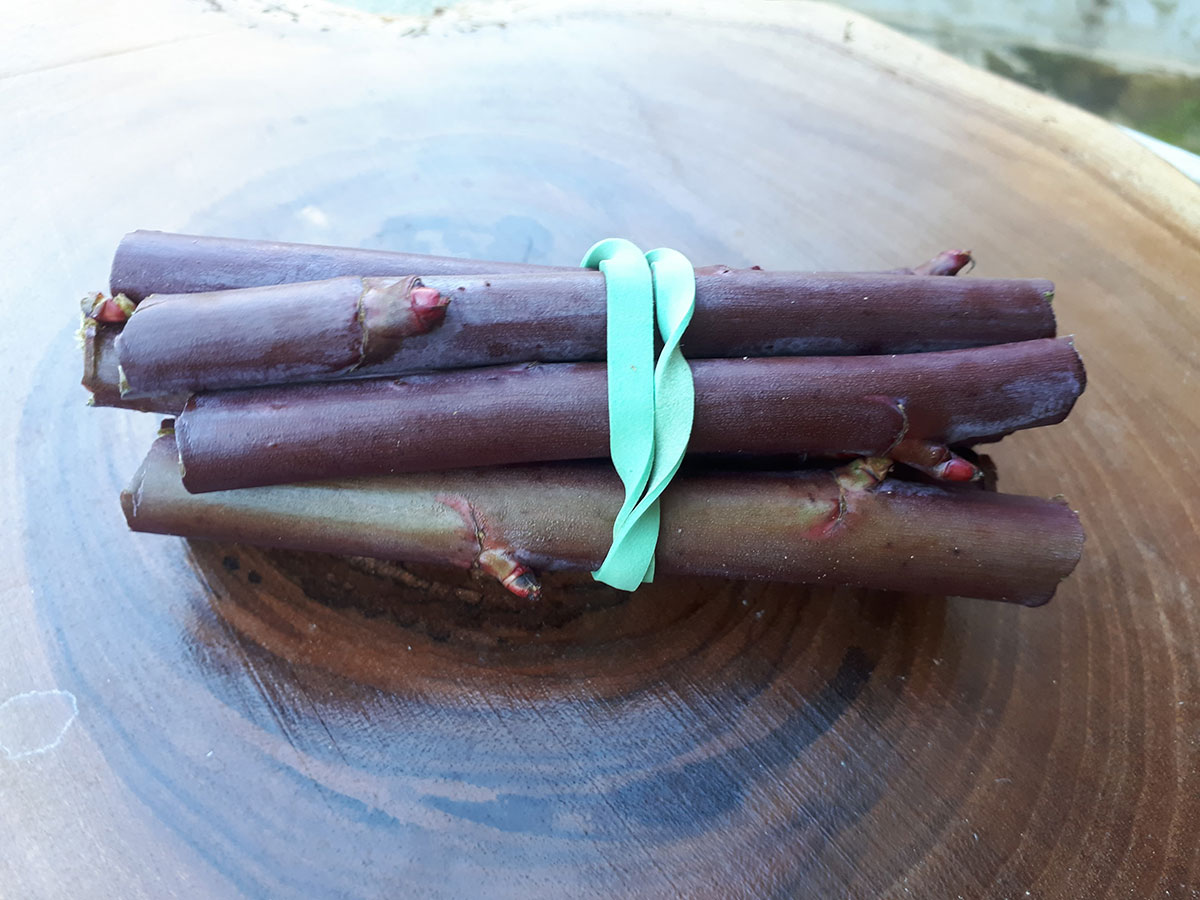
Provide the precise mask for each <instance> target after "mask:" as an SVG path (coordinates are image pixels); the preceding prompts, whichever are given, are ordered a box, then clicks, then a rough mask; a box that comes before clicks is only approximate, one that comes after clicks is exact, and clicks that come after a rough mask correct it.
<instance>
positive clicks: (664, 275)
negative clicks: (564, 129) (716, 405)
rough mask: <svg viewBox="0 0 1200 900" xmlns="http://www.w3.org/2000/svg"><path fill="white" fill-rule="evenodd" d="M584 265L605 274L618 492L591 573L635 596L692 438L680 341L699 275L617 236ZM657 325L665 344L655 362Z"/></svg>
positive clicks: (670, 255) (649, 570) (675, 255)
mask: <svg viewBox="0 0 1200 900" xmlns="http://www.w3.org/2000/svg"><path fill="white" fill-rule="evenodd" d="M582 265H583V266H585V267H587V268H595V269H599V270H600V271H601V272H603V273H604V282H605V290H606V292H607V298H608V320H607V332H608V333H607V342H608V364H607V369H608V422H609V452H610V453H611V455H612V460H613V466H614V468H616V470H617V474H618V475H619V476H620V478H621V481H622V483H623V484H624V486H625V502H624V503H623V504H622V505H621V509H620V511H619V512H618V513H617V516H616V519H615V520H614V521H613V542H612V545H611V546H610V547H609V551H608V554H607V556H606V557H605V559H604V562H603V563H602V564H601V566H600V568H599V569H597V570H596V571H595V572H593V573H592V576H593V577H594V578H595V579H596V580H597V581H601V582H604V583H605V584H608V585H611V586H612V587H615V588H619V589H621V590H626V591H632V590H634V589H636V588H637V587H638V585H640V584H642V583H643V582H649V581H653V580H654V551H655V548H656V546H657V544H658V534H659V522H660V516H659V497H660V496H661V495H662V492H663V491H664V490H665V489H666V487H667V485H668V484H670V482H671V479H672V478H673V477H674V476H675V473H676V472H677V471H679V466H680V464H681V463H682V462H683V454H684V452H685V451H686V449H687V445H688V441H689V440H690V438H691V433H692V421H693V418H694V414H695V387H694V385H693V382H692V370H691V367H690V366H689V365H688V363H687V360H686V359H684V357H683V353H682V351H681V350H680V347H679V344H680V341H681V340H682V338H683V333H684V331H685V330H686V329H687V326H688V323H689V322H691V320H692V313H693V312H694V310H695V307H696V277H695V272H694V270H693V268H692V264H691V263H690V262H688V260H687V257H685V256H684V255H683V254H682V253H679V252H677V251H675V250H669V249H665V248H661V249H658V250H652V251H650V252H649V253H646V254H642V252H641V250H639V249H638V248H637V246H635V245H634V244H632V243H631V242H629V241H626V240H621V239H619V238H609V239H608V240H604V241H600V242H599V243H597V244H595V245H594V246H593V247H592V248H591V249H590V250H589V251H588V252H587V255H585V256H584V258H583V262H582ZM656 322H657V326H658V332H659V334H660V335H661V337H662V340H663V348H662V351H661V352H660V354H659V357H658V361H657V364H656V363H655V362H654V327H655V323H656Z"/></svg>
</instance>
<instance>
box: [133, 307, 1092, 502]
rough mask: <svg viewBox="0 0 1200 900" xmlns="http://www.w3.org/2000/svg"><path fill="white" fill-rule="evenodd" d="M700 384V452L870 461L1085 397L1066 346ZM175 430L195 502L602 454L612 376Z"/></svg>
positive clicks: (699, 376)
mask: <svg viewBox="0 0 1200 900" xmlns="http://www.w3.org/2000/svg"><path fill="white" fill-rule="evenodd" d="M135 318H136V316H135ZM692 372H693V375H694V379H695V390H696V406H695V424H694V426H693V430H692V439H691V442H690V443H689V445H688V449H689V451H690V452H693V453H740V454H756V455H762V454H776V453H798V454H807V455H812V456H836V455H839V454H853V455H856V456H872V455H888V454H890V453H891V452H892V450H893V448H895V447H896V446H897V444H899V443H900V442H901V441H905V447H909V446H913V445H915V444H917V443H918V442H921V443H922V444H924V443H928V442H934V443H936V444H939V445H966V444H972V443H975V442H978V441H986V440H995V439H998V438H1000V437H1002V436H1004V435H1005V434H1008V433H1010V432H1012V431H1015V430H1018V429H1023V428H1033V427H1037V426H1041V425H1050V424H1054V423H1056V422H1060V421H1062V419H1063V418H1065V417H1066V415H1067V413H1068V412H1069V411H1070V409H1071V407H1072V406H1073V405H1074V403H1075V400H1076V398H1077V397H1078V396H1079V394H1080V392H1081V391H1082V390H1083V387H1084V372H1083V366H1082V363H1081V362H1080V360H1079V356H1078V354H1077V353H1076V352H1075V349H1074V347H1073V346H1072V344H1071V342H1070V340H1069V339H1065V338H1064V339H1057V340H1041V341H1026V342H1023V343H1019V344H1004V345H1000V346H996V347H980V348H975V349H971V350H950V351H945V352H941V353H915V354H907V355H898V356H881V357H874V356H869V357H862V356H852V357H776V358H773V359H747V360H741V359H738V360H729V359H723V360H694V361H692ZM176 430H177V432H178V439H179V447H180V451H181V461H182V463H183V466H184V470H185V472H186V476H185V479H184V481H185V484H186V485H187V487H188V489H189V490H194V491H211V490H225V489H230V488H237V487H249V486H253V485H262V484H286V483H289V482H295V481H312V480H318V479H327V478H342V477H349V476H360V475H383V474H392V473H397V472H411V471H420V470H429V469H447V468H458V467H469V466H481V465H504V464H510V463H523V462H541V461H549V460H560V459H581V458H589V457H603V456H606V455H607V454H608V449H609V447H608V442H609V434H608V414H607V379H606V373H605V368H604V365H603V364H601V363H560V364H555V365H544V366H543V365H539V366H521V367H513V368H499V369H497V368H490V369H474V370H470V371H460V372H450V373H444V374H440V375H423V376H408V377H405V378H401V379H370V380H360V381H347V382H339V383H330V384H311V385H292V386H286V387H269V388H255V389H250V390H241V391H222V392H217V393H212V394H199V395H196V396H195V397H193V398H192V399H191V400H190V401H188V404H187V406H186V407H185V409H184V411H183V414H182V415H181V416H180V418H179V421H178V422H177V424H176ZM912 458H913V457H912V454H909V455H908V456H907V457H905V461H911V460H912ZM949 458H950V457H948V456H947V457H945V458H940V459H937V460H933V461H930V465H931V466H932V465H939V464H941V463H943V462H945V461H947V460H948V459H949ZM918 461H919V460H918Z"/></svg>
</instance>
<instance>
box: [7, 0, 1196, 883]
mask: <svg viewBox="0 0 1200 900" xmlns="http://www.w3.org/2000/svg"><path fill="white" fill-rule="evenodd" d="M33 7H40V5H38V4H27V5H26V8H24V9H23V10H22V11H21V13H19V14H18V15H17V17H16V24H15V26H14V30H13V31H10V32H9V40H7V41H5V43H6V44H9V45H10V46H9V47H6V52H5V54H4V60H3V62H2V63H0V70H2V71H0V74H3V75H4V77H3V79H0V120H2V121H4V122H5V127H4V129H2V130H0V184H3V185H4V208H5V215H4V216H3V218H2V219H0V261H2V262H3V270H4V273H5V286H6V289H5V291H4V294H3V303H4V306H5V312H6V317H5V322H6V324H5V327H4V329H3V334H2V335H0V340H2V341H3V346H4V350H3V356H2V359H3V367H4V376H5V388H6V389H5V391H4V393H3V398H2V399H0V409H2V411H3V416H4V419H3V422H4V435H5V438H6V439H5V442H4V444H3V457H2V461H3V466H2V467H0V478H2V482H0V484H2V486H3V491H2V495H3V497H4V498H5V500H6V502H5V503H4V504H3V505H2V507H0V515H2V516H3V517H4V521H5V529H4V532H3V533H4V534H5V535H6V540H5V541H4V542H3V544H2V545H0V566H2V572H3V574H2V576H0V578H2V581H0V584H2V585H3V592H4V593H3V598H4V607H3V608H4V627H3V629H2V630H0V635H2V637H0V647H2V652H0V751H2V752H0V885H2V887H0V893H2V894H4V895H5V896H12V897H79V896H113V897H116V896H120V897H130V898H132V897H161V896H185V897H228V896H235V895H239V894H240V895H248V896H256V897H259V896H260V897H342V896H389V897H395V896H423V897H425V896H427V897H480V896H488V897H521V898H526V897H566V896H603V897H611V896H639V897H667V896H697V897H699V896H712V897H732V896H754V897H767V896H812V897H841V896H854V897H877V896H895V897H904V896H914V897H950V898H952V897H956V896H961V897H981V896H985V897H1015V898H1020V897H1027V896H1033V897H1061V898H1078V897H1099V896H1121V897H1129V896H1136V897H1149V896H1155V897H1159V896H1162V897H1166V896H1170V897H1179V896H1193V895H1194V890H1195V888H1196V887H1197V885H1200V860H1198V859H1197V845H1196V841H1195V837H1194V836H1195V834H1196V832H1197V829H1198V828H1200V821H1198V819H1200V816H1198V811H1200V765H1198V763H1197V758H1198V756H1197V754H1198V752H1200V745H1198V743H1197V741H1198V739H1200V700H1198V698H1200V690H1198V688H1200V683H1198V681H1200V678H1198V676H1200V667H1198V666H1197V660H1196V653H1195V647H1196V644H1197V637H1198V631H1200V614H1198V612H1197V608H1196V599H1197V594H1196V591H1197V588H1198V586H1200V583H1198V573H1200V538H1198V536H1197V533H1198V527H1200V497H1198V493H1200V491H1198V490H1197V487H1196V480H1195V477H1196V476H1195V473H1196V472H1197V470H1198V468H1200V459H1198V457H1197V450H1196V447H1197V443H1198V438H1200V402H1197V401H1198V397H1200V379H1198V378H1197V377H1196V376H1197V369H1198V366H1197V340H1198V337H1200V303H1198V301H1200V298H1198V297H1197V290H1196V285H1197V284H1200V255H1198V254H1197V244H1198V239H1197V235H1198V234H1200V229H1198V227H1197V225H1198V223H1200V215H1198V210H1200V204H1198V201H1200V190H1198V189H1197V188H1196V186H1194V185H1192V184H1191V183H1190V182H1188V181H1187V180H1186V179H1184V178H1183V177H1182V176H1181V175H1178V174H1177V173H1175V172H1174V171H1173V170H1171V169H1169V168H1168V167H1167V166H1166V165H1165V164H1163V163H1160V162H1158V161H1157V160H1156V159H1154V158H1152V157H1150V156H1149V155H1148V154H1147V153H1146V152H1145V151H1143V150H1142V149H1140V148H1138V147H1137V146H1135V145H1134V144H1132V143H1131V142H1130V141H1129V140H1128V139H1126V138H1125V137H1124V136H1122V135H1121V134H1120V133H1118V132H1117V131H1116V130H1115V129H1113V128H1111V127H1110V126H1108V125H1107V124H1105V123H1103V122H1100V121H1098V120H1095V119H1092V118H1090V117H1089V116H1087V115H1085V114H1083V113H1081V112H1079V111H1076V110H1073V109H1070V108H1067V107H1065V106H1062V105H1060V104H1058V103H1056V102H1053V101H1050V100H1047V99H1045V98H1042V97H1039V96H1036V95H1033V94H1031V93H1029V92H1027V91H1025V90H1023V89H1020V88H1017V87H1015V86H1012V85H1009V84H1007V83H1004V82H1001V81H999V80H997V79H995V78H992V77H990V76H988V75H985V74H982V73H979V72H976V71H973V70H970V69H968V68H966V67H964V66H963V65H960V64H958V63H956V62H953V61H951V60H949V59H947V58H945V57H942V56H940V55H938V54H936V53H934V52H933V51H930V50H928V49H925V48H923V47H921V46H918V45H916V44H914V43H912V42H910V41H908V40H906V39H904V38H901V37H899V36H897V35H895V34H893V33H891V32H888V31H886V30H884V29H882V28H880V27H879V26H877V25H874V24H872V23H871V22H869V21H867V20H864V19H862V18H860V17H857V16H855V15H852V14H849V13H846V12H845V11H843V10H840V9H837V8H835V7H829V6H821V5H810V4H806V3H799V2H796V3H786V4H782V3H777V4H766V5H758V4H755V3H741V4H736V5H733V4H728V5H726V4H721V5H713V6H706V5H702V4H689V5H687V6H686V7H684V6H680V7H678V8H675V9H666V8H663V9H659V8H657V7H646V6H645V5H639V6H638V7H637V8H634V7H620V6H617V7H613V6H609V7H608V8H607V9H605V10H597V11H586V10H578V11H565V10H563V9H559V8H555V7H541V6H530V5H528V4H526V5H521V6H511V7H510V6H507V5H502V4H490V5H486V6H479V7H471V6H469V5H468V6H464V7H455V8H454V9H452V10H449V11H447V12H445V13H443V14H441V15H438V16H435V17H433V18H432V19H430V20H428V21H410V20H390V21H385V20H381V19H378V18H373V17H369V16H357V15H352V14H349V13H345V12H338V11H336V9H335V8H333V7H321V6H320V5H318V4H308V5H306V6H299V7H296V8H294V9H293V8H290V7H288V6H287V5H286V3H285V4H284V5H283V6H276V7H271V8H270V9H266V10H264V9H262V5H261V4H254V5H242V4H240V3H237V2H235V3H234V4H232V5H231V4H229V3H226V2H224V0H221V2H212V0H210V2H209V3H208V4H203V3H191V2H186V0H169V2H165V3H153V2H151V0H120V2H117V3H115V4H111V5H100V6H99V7H97V6H95V5H87V4H83V3H82V2H78V0H76V2H67V3H63V4H54V5H46V7H47V8H45V9H41V8H39V9H33ZM35 17H36V19H37V21H34V18H35ZM138 227H151V228H153V227H159V228H164V229H169V230H179V231H193V232H204V233H211V234H223V235H238V236H247V237H275V238H282V239H290V240H302V241H319V242H326V243H344V244H359V245H366V246H379V247H390V248H396V249H401V248H403V249H409V250H417V251H427V252H434V253H452V254H463V255H471V256H481V257H493V258H507V259H526V260H531V261H536V262H554V263H564V264H569V263H572V262H574V261H575V260H576V259H577V258H578V257H579V256H580V255H581V253H582V251H583V250H584V249H585V248H586V247H587V246H588V245H589V244H590V243H591V242H592V241H593V240H595V239H597V238H599V237H604V236H608V235H623V236H627V237H630V238H632V239H633V240H635V241H637V242H639V243H641V244H643V245H645V246H658V245H667V246H674V247H678V248H680V249H683V250H684V251H686V252H687V253H688V254H689V255H690V256H691V257H692V258H693V259H695V260H697V261H703V262H726V263H730V264H751V263H758V264H761V265H763V266H768V267H781V268H782V267H790V268H829V269H845V268H854V269H866V268H887V267H892V266H897V265H904V264H908V263H912V262H914V261H917V260H918V259H921V258H923V257H926V256H928V255H930V254H932V253H933V252H935V251H937V250H939V249H943V248H946V247H958V246H964V245H965V246H969V247H971V248H972V249H973V250H974V251H975V253H976V255H977V257H978V260H979V265H978V268H977V270H976V272H977V273H978V274H982V275H995V276H1007V275H1031V276H1032V275H1039V276H1048V277H1051V278H1053V279H1055V280H1056V281H1057V283H1058V296H1057V298H1056V300H1055V306H1056V309H1057V310H1058V313H1059V316H1060V325H1061V330H1062V332H1063V333H1071V332H1074V333H1076V334H1077V335H1078V345H1079V347H1080V349H1081V351H1082V353H1083V355H1084V358H1085V360H1086V362H1087V364H1088V367H1089V374H1090V385H1089V387H1088V390H1087V393H1086V394H1085V396H1084V397H1083V399H1082V401H1081V402H1080V403H1079V405H1078V407H1077V409H1076V411H1075V413H1074V414H1073V415H1072V416H1071V418H1070V419H1069V420H1068V421H1067V422H1066V423H1065V424H1063V425H1060V426H1058V427H1055V428H1050V429H1043V430H1041V431H1039V432H1037V433H1029V434H1022V435H1018V436H1017V437H1015V438H1012V439H1010V440H1008V441H1006V442H1004V443H1003V444H1002V445H1000V446H999V447H998V448H997V449H996V451H995V453H994V457H995V458H996V459H997V461H998V463H999V466H1000V470H1001V486H1002V488H1003V489H1005V490H1008V491H1011V492H1016V493H1032V494H1041V495H1047V496H1049V495H1053V494H1057V493H1064V494H1066V495H1067V497H1068V498H1069V499H1070V500H1071V502H1072V503H1073V504H1074V505H1075V506H1076V507H1077V508H1078V509H1079V510H1080V512H1081V515H1082V517H1083V521H1084V524H1085V527H1086V528H1087V531H1088V544H1087V547H1086V549H1085V553H1084V557H1083V561H1082V563H1081V565H1080V566H1079V569H1078V570H1077V572H1076V573H1075V575H1074V576H1073V577H1072V578H1071V579H1070V580H1069V581H1067V582H1066V583H1065V584H1064V585H1063V587H1062V588H1061V589H1060V591H1059V593H1058V596H1057V597H1056V599H1055V600H1054V601H1053V602H1052V603H1051V604H1049V605H1048V606H1046V607H1043V608H1038V609H1023V608H1013V607H1008V606H1002V605H992V604H987V603H981V602H974V601H969V600H962V599H944V598H937V597H927V596H916V595H895V594H892V595H886V594H878V593H869V592H856V591H851V590H836V591H834V590H815V589H813V590H809V589H803V588H797V587H790V586H765V585H759V584H744V583H726V582H720V581H715V580H701V579H694V580H689V579H668V578H663V579H661V580H660V581H658V582H656V583H655V584H654V585H653V586H651V587H648V588H645V589H644V590H640V591H638V592H637V593H636V594H633V595H625V594H620V593H617V592H614V591H610V590H608V589H606V588H602V587H599V586H596V585H595V584H593V583H591V582H590V581H588V580H587V579H586V578H584V579H573V580H558V581H553V582H552V583H551V587H550V589H549V590H548V591H547V596H546V598H545V600H544V601H543V602H542V603H541V604H539V605H536V606H532V607H531V606H529V605H527V604H522V603H519V602H517V601H515V600H514V599H513V598H510V597H508V596H507V595H505V594H503V593H502V592H500V591H498V590H496V589H494V588H492V587H490V586H487V585H484V584H481V583H478V582H475V581H472V580H471V578H470V577H468V576H467V575H466V574H463V573H458V572H453V571H445V570H438V569H427V568H416V567H406V566H403V565H399V564H377V563H369V562H367V561H362V560H357V561H356V560H342V559H335V558H332V557H323V556H312V555H303V554H293V553H282V552H263V551H259V550H252V549H247V548H242V547H236V546H220V545H212V544H206V543H199V542H197V543H192V544H189V543H187V542H185V541H182V540H178V539H174V538H166V537H154V536H143V535H132V534H129V533H127V531H126V529H125V525H124V522H123V520H122V517H121V513H120V510H119V506H118V503H117V494H118V492H119V490H120V488H121V486H122V485H123V483H124V482H125V480H126V479H127V478H128V477H129V475H130V474H131V473H132V471H133V469H134V468H135V466H136V464H137V461H138V459H139V458H140V456H141V455H142V454H143V453H144V452H145V450H146V448H147V447H148V445H149V443H150V441H151V439H152V437H153V434H154V431H155V429H156V427H157V425H156V422H155V421H154V420H153V419H151V418H150V417H148V416H141V415H137V414H131V413H120V412H114V411H109V410H88V409H86V408H85V407H84V394H83V391H82V390H81V389H80V388H79V387H78V384H77V382H78V377H79V364H78V361H77V355H76V354H77V351H76V347H75V343H74V335H73V331H74V328H75V324H76V322H75V307H74V298H75V297H77V296H79V295H82V294H83V293H84V292H85V291H87V290H95V289H98V288H101V287H103V285H104V283H105V280H106V274H107V265H108V260H109V258H110V256H111V253H112V251H113V249H114V248H115V246H116V243H117V241H118V239H119V238H120V236H121V234H122V233H123V232H125V231H127V230H131V229H133V228H138ZM968 277H969V276H968Z"/></svg>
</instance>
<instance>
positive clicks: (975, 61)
mask: <svg viewBox="0 0 1200 900" xmlns="http://www.w3.org/2000/svg"><path fill="white" fill-rule="evenodd" d="M331 2H332V3H334V4H336V5H338V6H341V7H345V8H349V9H353V10H357V11H359V12H363V13H367V14H371V15H375V16H382V17H388V18H391V17H401V18H402V17H408V16H413V17H429V16H436V15H442V14H444V13H445V12H446V11H448V10H450V8H452V7H454V6H457V5H459V4H460V3H463V2H467V0H331ZM469 2H471V4H472V5H473V6H475V7H478V6H479V5H480V3H479V0H469ZM781 2H786V0H781ZM292 5H293V6H295V4H292ZM302 5H305V6H308V7H309V8H311V7H314V6H317V5H319V3H309V4H302ZM841 5H842V6H846V7H849V8H850V9H854V10H857V11H859V12H862V13H866V14H867V15H869V16H871V17H872V18H875V19H877V20H879V21H881V22H884V23H885V24H887V25H890V26H891V27H893V28H895V29H897V30H899V31H902V32H904V33H906V34H908V35H910V36H912V37H915V38H917V39H919V40H921V41H924V42H926V43H928V44H931V45H933V46H935V47H937V48H938V49H939V50H942V51H944V52H946V53H949V54H951V55H952V56H956V57H958V58H959V59H962V60H964V61H966V62H969V63H971V64H972V65H975V66H979V67H980V68H984V69H987V70H988V71H990V72H995V73H996V74H998V75H1002V76H1004V77H1006V78H1011V79H1012V80H1014V81H1018V82H1020V83H1022V84H1024V85H1027V86H1029V87H1032V88H1034V89H1036V90H1039V91H1043V92H1045V93H1048V94H1052V95H1054V96H1056V97H1058V98H1059V99H1062V100H1066V101H1067V102H1069V103H1074V104H1076V105H1077V106H1081V107H1083V108H1084V109H1087V110H1089V111H1091V112H1093V113H1096V114H1097V115H1099V116H1103V117H1104V118H1106V119H1109V120H1110V121H1112V122H1115V123H1117V124H1119V125H1121V126H1123V127H1125V128H1128V129H1131V130H1132V131H1133V132H1134V134H1133V136H1134V137H1136V138H1138V139H1139V140H1142V142H1143V143H1145V144H1146V145H1147V146H1150V147H1151V149H1153V150H1155V151H1156V152H1158V153H1160V155H1163V156H1164V157H1166V158H1167V159H1168V160H1169V161H1171V162H1172V163H1174V164H1175V165H1176V166H1177V167H1179V168H1181V169H1183V170H1184V171H1185V172H1186V173H1187V174H1189V175H1190V176H1191V177H1192V178H1193V179H1195V180H1197V181H1200V158H1198V157H1197V156H1196V155H1195V154H1197V153H1200V0H843V2H842V3H841ZM1159 142H1162V143H1159ZM1163 144H1166V145H1167V146H1163ZM1173 148H1181V149H1183V150H1185V151H1188V152H1187V153H1178V152H1175V151H1174V150H1173Z"/></svg>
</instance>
